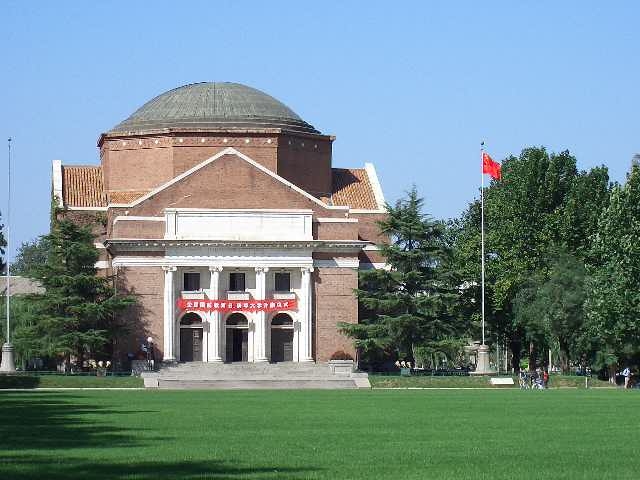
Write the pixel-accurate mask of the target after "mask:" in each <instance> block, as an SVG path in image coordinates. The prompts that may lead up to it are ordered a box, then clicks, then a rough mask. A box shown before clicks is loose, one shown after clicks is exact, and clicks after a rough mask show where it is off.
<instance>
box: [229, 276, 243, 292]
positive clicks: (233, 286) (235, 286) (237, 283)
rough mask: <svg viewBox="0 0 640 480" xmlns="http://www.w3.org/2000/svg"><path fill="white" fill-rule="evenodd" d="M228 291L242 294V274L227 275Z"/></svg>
mask: <svg viewBox="0 0 640 480" xmlns="http://www.w3.org/2000/svg"><path fill="white" fill-rule="evenodd" d="M229 290H231V291H232V292H244V273H242V272H232V273H230V274H229Z"/></svg>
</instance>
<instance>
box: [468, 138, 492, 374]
mask: <svg viewBox="0 0 640 480" xmlns="http://www.w3.org/2000/svg"><path fill="white" fill-rule="evenodd" d="M480 175H481V180H480V255H481V257H482V258H481V265H482V268H481V271H482V273H481V285H482V344H481V345H479V346H478V350H477V352H478V353H477V357H476V369H475V371H474V372H473V373H474V374H476V375H490V374H491V373H493V372H492V370H491V368H490V366H489V348H488V347H487V345H486V344H485V341H486V339H485V331H484V314H485V305H484V303H485V302H484V263H485V262H484V142H482V143H480Z"/></svg>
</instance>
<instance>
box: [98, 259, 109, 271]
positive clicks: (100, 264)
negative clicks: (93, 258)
mask: <svg viewBox="0 0 640 480" xmlns="http://www.w3.org/2000/svg"><path fill="white" fill-rule="evenodd" d="M94 267H95V268H98V269H104V268H109V260H98V261H97V262H96V264H95V265H94Z"/></svg>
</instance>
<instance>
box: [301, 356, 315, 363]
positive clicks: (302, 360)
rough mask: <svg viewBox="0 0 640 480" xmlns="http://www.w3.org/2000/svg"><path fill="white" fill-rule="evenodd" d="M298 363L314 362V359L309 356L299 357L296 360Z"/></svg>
mask: <svg viewBox="0 0 640 480" xmlns="http://www.w3.org/2000/svg"><path fill="white" fill-rule="evenodd" d="M298 363H315V360H314V359H313V358H311V357H309V358H301V359H300V360H298Z"/></svg>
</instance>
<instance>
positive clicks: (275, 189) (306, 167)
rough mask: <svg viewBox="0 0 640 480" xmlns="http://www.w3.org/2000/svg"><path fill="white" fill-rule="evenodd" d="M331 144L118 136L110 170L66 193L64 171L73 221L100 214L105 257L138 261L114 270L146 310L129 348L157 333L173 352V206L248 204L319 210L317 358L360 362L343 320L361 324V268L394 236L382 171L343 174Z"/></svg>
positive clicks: (314, 277) (297, 135)
mask: <svg viewBox="0 0 640 480" xmlns="http://www.w3.org/2000/svg"><path fill="white" fill-rule="evenodd" d="M332 142H333V137H330V136H327V135H322V134H320V133H309V132H301V131H288V130H287V129H280V128H256V129H237V128H229V129H225V128H203V129H192V130H189V129H188V128H175V129H174V128H163V129H157V130H153V129H151V130H148V131H133V132H127V133H124V132H121V131H118V132H115V131H112V132H109V133H106V134H103V135H102V136H101V137H100V139H99V142H98V146H99V148H100V158H101V165H100V167H92V169H89V170H82V168H83V167H78V168H76V169H75V170H73V169H69V170H68V171H67V172H65V174H64V175H61V176H60V178H62V180H61V181H62V185H59V186H56V185H55V181H56V180H55V178H56V172H54V193H55V191H57V190H56V189H58V190H60V191H61V192H62V201H63V208H64V209H65V213H64V214H65V215H66V216H67V217H68V218H71V219H73V220H74V221H78V222H81V223H86V222H87V221H89V219H90V218H94V219H95V218H97V217H99V220H100V221H99V222H98V227H96V228H97V230H96V233H97V234H98V237H97V240H96V241H98V242H101V243H102V242H104V243H105V245H106V246H107V248H108V250H107V249H104V250H103V255H101V260H102V261H103V262H114V265H116V263H117V261H121V263H118V265H120V264H122V265H125V264H126V265H133V266H126V267H122V266H120V267H119V268H117V269H113V271H114V272H115V273H116V274H117V280H118V285H119V286H120V288H122V289H123V290H126V291H129V292H131V293H133V294H135V295H137V296H138V303H139V304H138V307H137V308H136V309H134V310H132V311H131V312H129V315H131V317H132V323H133V325H132V327H133V328H132V331H131V334H130V335H128V336H125V337H123V338H121V339H119V344H118V345H119V349H120V351H121V352H122V353H124V352H130V351H132V350H135V349H136V348H137V347H138V344H139V341H140V339H141V338H145V337H146V336H148V335H150V336H152V337H153V338H154V339H155V341H156V345H157V347H158V349H159V350H160V351H159V352H158V353H159V355H164V354H165V353H166V352H163V351H162V345H163V344H164V343H165V332H164V330H165V329H166V328H167V323H166V322H163V318H166V316H167V310H166V304H165V299H164V292H165V290H164V288H165V283H164V282H165V273H164V271H163V269H162V268H161V267H162V262H163V261H165V260H166V261H169V260H167V255H168V253H167V252H168V251H169V248H170V245H173V244H169V243H167V242H166V241H165V240H166V239H167V238H168V237H167V236H166V235H167V232H168V230H169V225H167V222H168V221H167V220H165V214H166V209H172V210H176V211H181V210H184V211H187V210H189V209H200V210H203V211H220V210H237V209H242V210H246V211H255V212H260V211H265V210H286V211H310V212H312V213H311V215H312V222H311V223H310V225H312V227H311V233H310V235H311V238H312V240H309V245H312V246H307V247H305V248H313V254H312V257H311V256H310V257H309V259H308V261H309V262H312V263H313V265H314V271H313V273H312V274H311V285H312V287H311V292H312V308H311V311H310V313H311V316H312V317H311V329H312V353H313V358H314V359H315V360H316V361H318V362H325V361H327V360H328V359H329V358H330V357H331V355H332V354H333V353H334V352H335V351H337V350H344V351H347V352H349V353H351V354H352V355H354V356H355V352H354V349H353V344H352V341H351V340H350V339H348V338H346V337H344V336H343V335H342V334H341V333H340V332H339V330H338V327H337V324H338V323H339V322H347V323H355V322H357V318H358V305H357V300H356V298H355V296H354V293H353V291H354V289H355V288H357V283H358V260H359V262H360V266H361V267H362V268H370V267H371V265H372V264H375V265H380V263H381V262H382V259H381V258H380V255H379V253H378V252H377V251H376V250H375V248H374V244H376V243H380V242H383V241H385V239H384V238H383V237H381V236H380V234H379V231H378V227H377V225H376V221H378V220H380V219H381V218H383V215H384V214H383V213H382V212H383V207H384V205H383V202H384V200H383V199H382V197H381V191H380V188H379V185H378V183H377V178H375V171H374V170H373V167H372V166H367V167H366V168H360V169H333V168H332ZM189 172H190V173H189ZM372 172H373V173H372ZM89 174H91V175H89ZM177 177H180V178H177ZM91 208H94V209H95V211H87V209H89V210H90V209H91ZM96 216H97V217H96ZM166 218H168V217H166ZM190 241H191V243H190V244H189V245H199V244H198V241H197V239H195V240H190ZM122 245H124V246H125V247H126V248H124V247H122ZM184 245H187V243H184ZM365 247H367V249H366V250H364V248H365ZM172 248H173V247H172ZM283 248H287V247H286V245H284V246H283ZM119 249H120V250H119ZM248 252H249V251H248ZM248 254H249V253H248ZM127 259H138V260H136V261H137V262H138V264H135V265H134V264H130V263H127ZM134 263H135V262H134ZM204 266H205V265H204V264H203V267H204ZM256 266H258V265H256ZM299 274H300V271H299V270H298V275H299ZM225 275H227V273H225ZM178 281H181V280H180V279H178Z"/></svg>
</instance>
